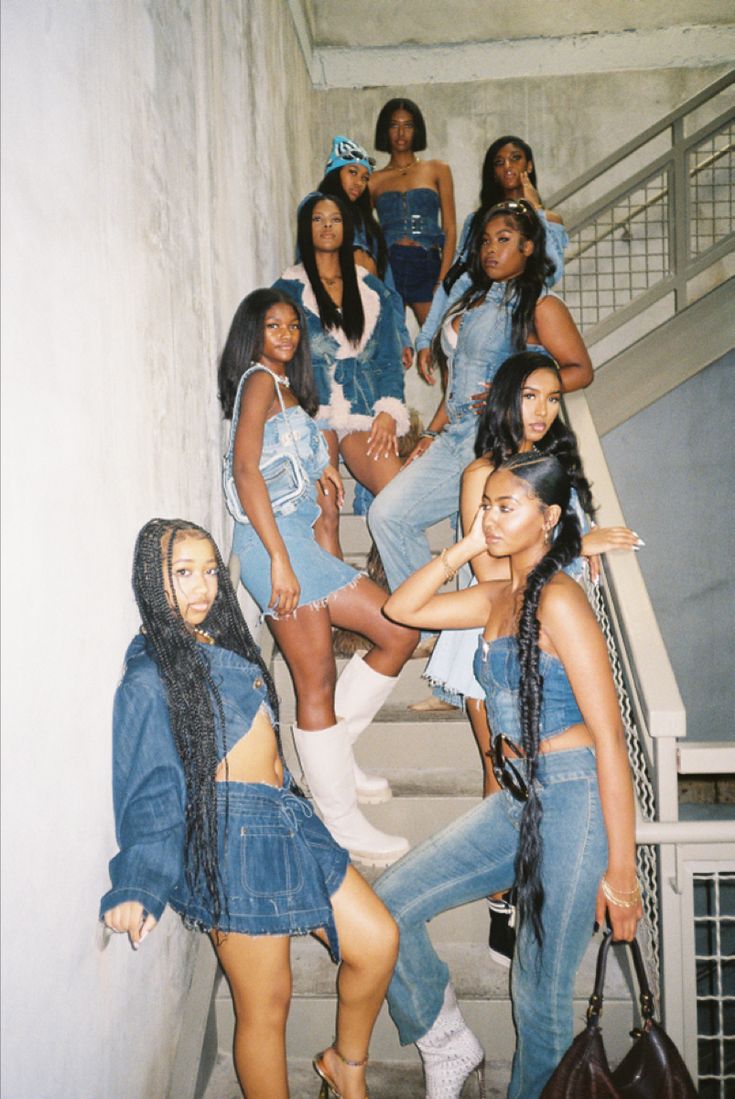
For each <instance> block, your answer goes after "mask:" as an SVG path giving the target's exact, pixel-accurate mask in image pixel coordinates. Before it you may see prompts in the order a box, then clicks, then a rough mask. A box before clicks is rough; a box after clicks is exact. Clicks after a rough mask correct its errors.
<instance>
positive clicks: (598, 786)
mask: <svg viewBox="0 0 735 1099" xmlns="http://www.w3.org/2000/svg"><path fill="white" fill-rule="evenodd" d="M571 491H572V483H571V480H570V478H569V476H568V475H567V473H566V472H565V470H564V468H563V466H562V464H561V462H560V461H559V460H558V459H557V458H555V457H553V456H547V455H543V454H537V453H535V452H533V451H531V452H529V453H524V454H516V455H515V456H514V457H512V458H510V459H509V460H508V461H507V462H505V463H503V464H502V465H501V466H500V467H499V468H498V469H496V470H495V471H494V472H493V473H491V474H490V476H489V477H488V479H487V482H486V485H485V488H484V492H483V497H482V504H481V506H480V510H479V511H478V514H477V516H476V518H475V521H474V522H473V524H472V527H471V528H470V530H469V532H468V534H466V535H465V537H464V538H462V539H461V540H460V541H459V542H458V543H457V544H456V545H454V546H452V547H451V548H450V549H449V550H445V551H444V552H443V553H442V555H441V556H440V557H438V558H436V559H435V560H433V561H431V562H430V563H429V564H427V565H424V567H423V568H421V569H419V571H418V572H416V573H414V575H413V576H411V577H410V578H409V579H408V580H406V582H405V583H404V584H402V585H401V587H400V588H399V589H398V590H397V591H396V592H394V594H393V595H392V596H391V597H390V599H389V600H388V602H387V604H386V613H387V614H390V615H391V617H393V618H395V619H396V621H399V622H405V623H407V624H409V625H411V626H414V627H416V628H418V629H470V628H473V629H480V628H482V629H483V633H482V636H481V637H480V640H479V644H478V646H477V650H476V653H475V658H474V669H475V676H476V678H477V680H478V682H479V683H481V684H482V687H483V689H484V691H485V700H486V705H487V710H488V719H489V724H490V728H491V729H492V732H493V743H492V751H493V762H494V767H495V777H496V779H497V781H498V783H499V786H500V791H499V792H498V793H495V794H492V795H491V796H490V797H487V798H485V799H484V800H483V801H482V802H481V803H480V804H479V805H477V806H476V807H475V808H474V809H472V810H470V812H469V813H467V814H466V815H465V816H464V817H462V818H460V820H457V821H454V822H453V823H452V824H450V825H449V826H448V827H447V828H445V829H444V830H443V831H441V832H439V833H437V835H435V836H433V837H431V838H430V839H428V840H427V841H425V842H424V843H423V844H422V845H420V846H419V847H417V848H415V849H414V850H413V851H412V852H410V854H408V855H407V856H406V857H405V858H404V859H402V860H401V861H400V862H399V863H397V864H396V865H395V866H393V867H391V869H390V870H388V871H387V872H386V873H385V874H384V875H383V876H382V877H381V878H380V880H379V881H378V883H377V885H376V890H377V892H378V895H379V896H380V897H382V899H383V900H384V901H385V903H386V905H387V907H388V909H389V910H390V912H391V913H392V914H393V916H394V917H395V919H396V922H397V923H398V927H399V930H400V948H399V953H398V962H397V964H396V969H395V973H394V976H393V979H392V981H391V985H390V988H389V990H388V1005H389V1008H390V1012H391V1015H392V1017H393V1020H394V1022H395V1023H396V1025H397V1027H398V1031H399V1036H400V1040H401V1042H402V1043H404V1044H406V1043H408V1042H415V1043H416V1045H417V1046H418V1048H419V1052H420V1053H421V1057H422V1060H423V1063H424V1070H425V1074H426V1080H427V1097H428V1099H458V1097H459V1095H460V1092H461V1090H462V1085H463V1083H464V1081H465V1079H466V1078H467V1077H468V1076H470V1075H471V1074H472V1073H473V1072H475V1071H477V1072H478V1074H480V1075H481V1066H482V1064H483V1061H484V1053H483V1049H482V1047H481V1045H480V1043H479V1041H478V1040H477V1038H476V1037H475V1035H474V1034H473V1033H472V1032H471V1031H470V1030H469V1028H468V1027H467V1025H466V1023H465V1022H464V1019H463V1018H462V1015H461V1013H460V1011H459V1008H458V1006H457V1002H456V999H455V996H454V993H453V991H452V986H451V984H450V983H449V971H448V968H447V966H446V964H445V963H444V962H443V961H442V960H441V959H440V958H439V957H438V955H437V953H436V951H435V950H434V948H433V946H432V943H431V940H430V938H429V935H428V930H427V924H428V922H429V921H430V920H432V919H433V918H434V917H435V916H437V915H438V914H439V913H440V912H444V911H446V910H447V909H450V908H456V907H457V906H458V905H462V904H467V903H468V902H470V901H474V900H479V899H481V898H483V897H486V896H487V895H488V894H492V893H495V892H497V891H498V890H499V889H501V888H503V887H504V886H507V885H508V883H509V882H511V881H513V880H515V882H516V884H517V889H518V915H519V929H518V942H517V947H516V955H515V963H514V966H513V970H512V999H513V1016H514V1021H515V1026H516V1031H517V1038H518V1044H517V1047H516V1051H515V1056H514V1058H513V1069H512V1076H511V1082H510V1088H509V1091H508V1097H509V1099H538V1097H539V1095H540V1093H541V1091H542V1089H543V1087H544V1085H545V1083H546V1081H547V1080H548V1078H549V1076H550V1075H551V1073H552V1072H553V1070H554V1068H555V1067H556V1065H557V1064H558V1063H559V1061H560V1060H561V1057H562V1056H563V1054H564V1053H565V1052H566V1049H567V1047H568V1046H569V1044H570V1042H571V1040H572V1022H573V1014H572V998H573V992H574V979H575V975H576V972H577V968H578V966H579V963H580V961H581V959H582V955H583V954H584V951H585V948H586V947H587V945H588V943H589V940H590V935H591V933H592V929H593V921H594V920H595V919H596V920H597V921H598V923H602V922H603V921H604V919H605V914H606V913H607V916H608V918H609V920H610V922H611V925H612V929H613V937H614V938H615V939H632V938H633V936H634V934H635V929H636V924H637V921H638V919H639V918H640V916H641V915H642V908H641V897H640V890H639V886H638V882H637V879H636V851H635V803H634V796H633V786H632V782H631V777H630V768H629V764H628V756H627V752H626V746H625V736H624V732H623V726H622V722H621V719H620V713H619V709H618V701H617V696H616V692H615V684H614V682H613V677H612V672H611V669H610V664H609V661H608V656H607V648H606V644H605V639H604V637H603V634H602V631H601V630H600V628H599V626H598V624H597V621H596V619H595V616H594V613H593V611H592V608H591V607H590V605H589V603H588V601H587V598H586V596H585V593H584V592H583V591H582V588H581V587H580V586H579V584H577V583H576V582H575V581H574V580H572V579H571V578H570V577H569V576H567V575H565V574H564V572H563V571H562V570H563V569H564V567H565V566H567V565H569V564H570V563H571V562H572V561H573V560H574V558H575V557H578V556H579V552H580V535H579V524H578V521H577V516H576V513H575V509H574V507H573V506H572V503H571ZM483 552H488V553H489V554H490V555H491V556H492V557H506V558H508V559H509V564H510V576H509V578H507V579H504V580H490V581H483V582H481V583H478V584H476V585H474V586H472V587H468V588H465V589H464V590H462V591H454V592H451V593H449V594H445V595H439V594H437V592H438V590H439V588H441V587H442V586H443V585H444V584H446V583H447V582H448V581H450V580H451V579H452V578H453V577H454V575H455V573H456V572H457V571H458V570H459V569H460V568H462V566H464V565H466V564H467V563H468V562H470V561H472V560H474V559H475V558H476V557H477V556H478V555H479V554H481V553H483Z"/></svg>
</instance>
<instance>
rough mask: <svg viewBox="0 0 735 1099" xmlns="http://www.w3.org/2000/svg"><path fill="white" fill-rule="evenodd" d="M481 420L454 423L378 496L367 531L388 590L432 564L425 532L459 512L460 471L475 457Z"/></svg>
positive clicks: (373, 504)
mask: <svg viewBox="0 0 735 1099" xmlns="http://www.w3.org/2000/svg"><path fill="white" fill-rule="evenodd" d="M476 434H477V417H476V416H474V415H473V417H472V419H471V420H467V421H461V422H460V423H457V424H451V425H450V426H449V427H447V428H445V429H444V431H442V433H441V435H440V436H439V437H438V439H435V440H434V442H433V443H432V444H431V446H430V447H429V449H428V450H427V451H426V453H425V454H422V455H421V457H420V458H417V459H416V461H415V462H412V463H411V465H410V466H408V467H407V468H405V469H402V470H401V472H400V473H399V474H398V475H397V476H396V477H394V478H393V480H392V481H390V483H389V484H387V485H386V486H385V488H384V489H383V490H382V491H381V492H379V493H378V495H377V496H376V497H375V499H374V500H373V503H372V504H371V506H370V511H369V512H368V526H369V528H370V533H371V535H372V537H373V541H374V542H375V545H376V546H377V547H378V553H379V554H380V559H381V561H382V562H383V568H384V569H385V575H386V577H387V578H388V583H389V585H390V590H391V591H395V590H396V588H397V587H398V585H399V584H402V583H403V581H404V580H405V579H406V578H407V577H409V576H410V575H411V573H413V572H415V571H416V569H420V568H421V566H422V565H425V564H426V563H427V561H430V560H431V551H430V550H429V542H428V540H427V537H426V531H427V530H428V528H429V527H432V526H433V525H434V524H435V523H438V522H440V521H441V520H442V519H446V518H447V516H449V515H453V514H454V513H455V512H456V511H458V510H459V488H460V481H461V478H462V472H463V470H464V468H465V466H467V465H469V463H470V462H471V461H472V459H473V457H474V446H475V435H476Z"/></svg>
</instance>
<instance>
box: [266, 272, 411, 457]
mask: <svg viewBox="0 0 735 1099" xmlns="http://www.w3.org/2000/svg"><path fill="white" fill-rule="evenodd" d="M357 282H358V286H359V289H360V297H361V299H362V308H363V312H364V314H365V329H364V332H363V334H362V339H361V340H360V342H359V344H352V343H350V342H349V340H348V339H347V337H346V336H345V334H344V332H342V330H341V329H326V330H325V329H323V328H322V322H321V319H320V317H319V308H318V306H317V303H316V297H315V296H314V291H313V290H312V288H311V283H310V282H309V279H308V276H307V274H306V271H305V270H304V266H303V264H301V263H299V264H296V266H294V267H290V268H288V270H286V271H284V273H283V275H282V276H281V278H280V279H278V281H277V282H275V283H274V284H273V285H274V288H275V289H276V290H282V291H283V292H284V293H286V294H289V295H290V296H291V297H292V298H293V299H294V301H297V302H298V303H299V304H300V305H301V306H302V307H303V309H304V312H305V314H306V319H307V323H308V326H309V342H310V344H311V362H312V366H313V369H314V379H315V381H316V387H317V392H318V394H319V403H320V408H319V413H318V416H319V420H320V421H321V426H323V427H326V428H334V429H335V430H336V431H337V432H339V433H340V435H345V434H348V433H349V432H351V431H369V430H370V427H371V426H372V422H373V419H374V418H375V416H377V414H378V413H379V412H387V413H389V414H390V415H391V416H392V417H393V418H394V420H395V421H396V431H397V433H398V435H405V434H406V432H407V431H408V429H409V426H410V418H409V412H408V409H407V408H406V404H405V399H404V392H405V391H404V370H403V364H402V363H401V347H400V343H399V340H398V333H397V332H396V325H395V320H394V314H393V310H392V306H391V302H390V294H389V292H388V290H386V288H385V286H384V285H383V283H382V282H381V281H380V279H377V278H375V277H374V276H373V275H369V274H368V273H367V271H365V270H364V268H362V267H358V268H357Z"/></svg>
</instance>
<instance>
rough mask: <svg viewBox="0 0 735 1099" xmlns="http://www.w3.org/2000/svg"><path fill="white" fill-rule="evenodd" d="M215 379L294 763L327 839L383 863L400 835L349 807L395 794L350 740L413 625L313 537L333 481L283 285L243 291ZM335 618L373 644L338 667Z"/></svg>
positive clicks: (302, 323)
mask: <svg viewBox="0 0 735 1099" xmlns="http://www.w3.org/2000/svg"><path fill="white" fill-rule="evenodd" d="M399 369H400V366H399ZM218 380H219V396H220V401H221V404H222V409H223V412H224V415H225V418H226V419H231V420H232V426H231V430H230V442H229V445H228V448H227V453H226V455H225V463H224V485H225V493H226V498H227V501H228V507H229V508H230V511H231V514H232V515H233V517H234V519H235V527H234V532H233V540H232V549H233V553H234V554H235V556H236V557H237V558H238V561H239V566H240V576H241V579H242V582H243V585H244V586H245V587H246V588H247V590H248V591H249V592H250V594H251V595H252V597H253V598H254V599H255V601H256V603H257V604H258V605H259V607H260V609H261V611H262V612H263V614H264V616H265V621H266V622H267V624H268V627H269V629H270V631H271V633H272V634H273V636H274V638H275V640H276V642H277V644H278V647H279V649H280V650H281V652H282V653H283V656H284V659H285V661H286V663H287V664H288V669H289V672H290V673H291V677H292V679H293V684H294V691H295V694H296V725H295V726H294V730H293V732H294V739H295V742H296V745H297V748H298V752H299V759H300V762H301V766H302V768H303V771H304V774H305V775H306V778H307V781H308V785H309V788H310V790H311V793H312V796H313V798H314V801H315V802H316V804H317V806H318V808H319V810H320V812H321V814H322V817H323V819H324V822H325V824H326V825H327V827H328V828H329V830H330V832H331V833H332V835H333V836H334V838H335V839H336V840H337V841H338V842H339V843H341V844H342V846H343V847H346V848H347V849H348V850H349V852H350V854H351V855H352V857H353V859H355V860H356V861H360V862H363V863H366V864H368V865H375V866H388V865H390V863H391V862H392V861H394V860H395V859H396V858H398V857H399V856H400V855H402V854H403V853H404V852H405V851H407V850H408V842H407V840H405V839H404V838H403V837H402V836H393V835H388V834H386V833H383V832H381V831H380V830H379V829H377V828H375V827H374V826H373V825H372V824H371V823H370V822H369V821H368V820H367V818H366V817H365V816H364V815H363V814H362V812H361V811H360V809H359V808H358V804H357V803H358V800H361V801H368V802H382V801H387V800H388V799H389V798H390V796H391V793H390V787H389V785H388V783H387V781H386V780H385V779H384V778H382V777H380V776H378V775H369V774H365V773H364V772H363V771H361V770H360V768H359V767H358V766H357V763H356V761H355V758H354V753H353V748H352V746H353V743H354V742H355V741H356V740H357V738H358V736H359V735H360V734H361V733H362V732H363V731H364V730H365V729H367V727H368V726H369V725H370V723H371V721H372V719H373V717H374V716H375V714H376V713H377V712H378V710H379V709H380V707H381V706H382V704H383V703H384V702H385V701H386V699H387V698H388V696H389V694H390V693H391V691H392V690H393V687H394V686H395V684H396V681H397V676H398V673H399V672H400V670H401V668H402V667H403V665H404V663H405V661H406V660H407V659H408V657H409V656H410V654H411V653H412V652H413V649H414V648H415V645H416V641H417V636H416V633H415V631H413V630H409V629H406V628H405V627H402V626H398V625H396V624H395V623H393V622H389V621H388V619H386V618H385V616H384V615H383V614H382V613H381V611H382V606H383V603H384V602H385V598H386V596H385V592H384V591H382V589H381V588H379V587H378V586H377V585H376V584H374V583H373V582H372V581H371V580H369V579H368V577H367V576H364V575H362V574H361V573H358V572H356V570H355V569H353V568H352V567H351V566H350V565H348V564H346V562H344V561H341V560H339V559H338V558H337V557H333V556H332V555H331V554H330V553H328V552H327V551H326V550H324V549H323V548H322V547H321V546H320V545H318V544H317V542H316V539H315V537H314V531H313V525H314V523H315V521H316V519H317V517H318V516H319V507H318V505H317V503H316V486H317V483H318V482H321V485H322V490H323V491H326V492H328V493H330V494H336V495H337V497H338V498H341V494H342V482H341V479H340V476H339V473H338V472H337V470H336V469H334V467H332V466H330V465H329V458H328V454H327V450H326V447H325V444H324V439H323V436H322V433H321V431H320V430H319V427H318V424H317V422H316V421H315V419H314V418H313V417H314V415H315V413H316V411H317V408H318V397H317V392H316V385H315V381H314V377H313V374H312V372H311V363H310V357H309V341H308V338H307V334H306V319H305V317H304V314H303V312H302V310H301V309H300V308H299V306H298V305H297V303H296V302H295V301H294V300H293V299H292V298H290V297H289V296H288V295H287V294H285V293H283V291H280V290H275V289H270V290H268V289H262V290H254V291H253V292H252V293H251V294H249V295H248V296H247V297H246V298H245V299H244V301H242V302H241V303H240V305H239V307H238V309H237V311H236V313H235V316H234V318H233V321H232V325H231V327H230V332H229V334H228V336H227V341H226V343H225V347H224V350H223V352H222V357H221V360H220V366H219V376H218ZM292 463H293V466H292V465H291V464H292ZM281 467H283V468H281ZM290 467H291V468H292V473H291V474H289V468H290ZM293 471H295V473H294V472H293ZM297 475H298V476H297ZM333 626H340V627H343V628H345V629H349V630H356V631H358V632H359V633H360V634H362V635H363V636H364V637H366V638H367V639H368V641H369V642H371V645H372V648H371V649H370V652H368V653H367V654H366V655H365V656H364V658H363V654H362V653H358V654H356V655H355V657H353V659H352V661H351V662H350V663H349V664H348V665H347V667H346V668H345V669H344V671H343V672H342V675H341V676H340V678H339V680H337V670H336V665H335V660H334V653H333V649H332V627H333Z"/></svg>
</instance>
